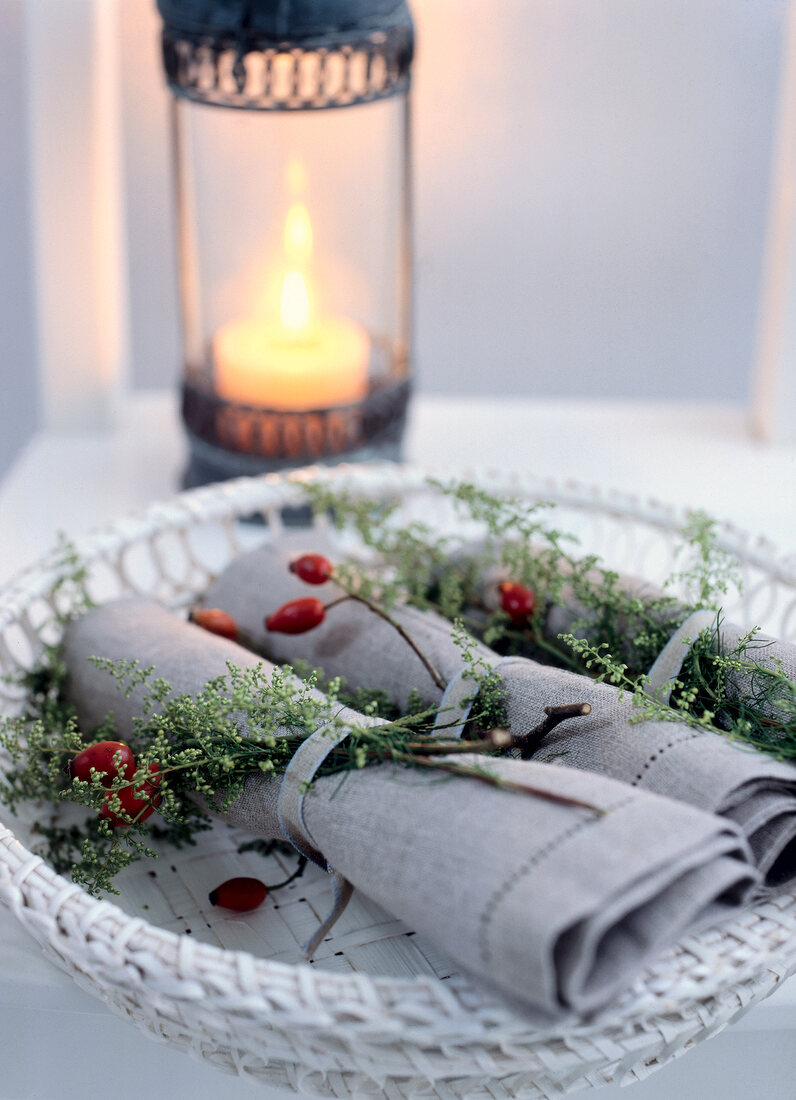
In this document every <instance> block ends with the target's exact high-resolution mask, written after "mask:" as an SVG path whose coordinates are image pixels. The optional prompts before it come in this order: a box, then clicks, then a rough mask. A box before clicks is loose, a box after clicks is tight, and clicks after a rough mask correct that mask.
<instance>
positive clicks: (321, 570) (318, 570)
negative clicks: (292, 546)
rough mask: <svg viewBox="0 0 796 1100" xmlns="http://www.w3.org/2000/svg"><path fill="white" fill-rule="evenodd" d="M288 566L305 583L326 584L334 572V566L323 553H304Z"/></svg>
mask: <svg viewBox="0 0 796 1100" xmlns="http://www.w3.org/2000/svg"><path fill="white" fill-rule="evenodd" d="M288 568H289V569H290V572H291V573H295V574H296V576H297V577H300V578H301V580H303V581H304V583H305V584H325V583H326V582H327V581H328V580H329V578H330V577H331V575H332V573H333V572H334V566H333V565H332V563H331V562H330V561H329V559H328V558H325V557H324V556H323V554H302V555H301V557H298V558H294V559H293V561H292V562H291V563H290V565H289V566H288Z"/></svg>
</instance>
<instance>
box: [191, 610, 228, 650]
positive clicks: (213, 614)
mask: <svg viewBox="0 0 796 1100" xmlns="http://www.w3.org/2000/svg"><path fill="white" fill-rule="evenodd" d="M188 617H189V619H190V620H191V622H192V623H196V625H197V626H201V628H202V630H207V631H209V632H210V633H211V634H220V635H221V637H222V638H229V639H230V640H231V641H233V642H237V640H238V624H237V623H236V622H235V620H234V619H233V618H232V616H231V615H228V614H227V612H226V611H222V610H221V608H220V607H196V608H194V609H193V611H191V613H190V615H189V616H188Z"/></svg>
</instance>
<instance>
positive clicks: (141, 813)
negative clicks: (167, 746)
mask: <svg viewBox="0 0 796 1100" xmlns="http://www.w3.org/2000/svg"><path fill="white" fill-rule="evenodd" d="M149 773H150V775H151V777H152V778H151V779H146V780H144V782H143V783H142V784H141V785H140V786H138V787H121V788H120V789H119V790H118V791H116V792H114V791H108V793H107V794H106V795H105V798H104V799H103V802H102V809H101V810H100V817H104V818H106V820H107V821H109V822H110V826H111V828H112V829H124V828H126V827H127V826H128V825H130V824H132V823H133V822H135V824H136V825H137V824H139V823H140V822H142V821H146V819H147V818H148V817H149V816H150V815H151V814H153V813H154V812H155V810H156V809H157V807H158V805H159V803H160V799H161V794H160V791H159V790H158V787H159V786H160V764H158V762H157V761H156V760H155V761H153V762H152V763H151V764H150V765H149ZM114 795H118V798H119V803H120V806H121V812H120V813H117V811H116V810H115V809H111V804H113V805H115V801H114ZM123 815H124V816H123Z"/></svg>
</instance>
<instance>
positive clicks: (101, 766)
mask: <svg viewBox="0 0 796 1100" xmlns="http://www.w3.org/2000/svg"><path fill="white" fill-rule="evenodd" d="M117 761H118V764H117ZM92 768H93V769H94V770H95V771H96V772H98V773H99V774H100V775H101V776H102V784H103V786H104V787H110V785H111V783H112V782H113V781H114V779H115V778H116V776H117V775H121V776H123V777H124V778H125V779H132V777H133V776H134V775H135V757H134V756H133V750H132V749H131V748H130V746H129V745H125V743H124V741H98V742H97V744H96V745H89V747H88V748H87V749H83V751H82V752H79V753H78V754H77V756H76V757H74V759H73V760H70V761H69V764H68V765H67V771H68V772H69V778H70V779H82V780H83V781H84V782H86V783H90V782H91V769H92Z"/></svg>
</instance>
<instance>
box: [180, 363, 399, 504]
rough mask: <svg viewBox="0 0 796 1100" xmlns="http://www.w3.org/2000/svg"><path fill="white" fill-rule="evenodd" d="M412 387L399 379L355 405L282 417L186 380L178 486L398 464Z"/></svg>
mask: <svg viewBox="0 0 796 1100" xmlns="http://www.w3.org/2000/svg"><path fill="white" fill-rule="evenodd" d="M410 389H411V386H410V383H409V381H408V380H403V381H400V382H397V383H393V384H391V385H388V386H384V387H381V388H379V389H376V390H374V391H373V392H372V393H370V394H369V395H368V396H367V397H366V398H365V400H364V401H362V402H358V403H357V404H354V405H346V406H341V407H338V408H333V409H312V410H308V411H306V412H285V411H282V410H276V409H258V408H253V407H251V406H246V405H237V404H234V403H232V402H229V401H225V400H223V399H222V398H220V397H218V396H217V395H216V394H213V393H211V392H208V391H207V390H204V389H201V388H199V387H197V386H193V385H192V384H191V383H190V382H185V383H184V384H183V390H182V417H183V423H184V425H185V430H186V434H187V436H188V443H189V446H190V459H189V463H188V466H187V468H186V470H185V473H184V474H183V478H182V484H183V487H184V488H186V489H191V488H195V487H196V486H198V485H206V484H207V483H208V482H212V481H226V480H228V479H229V478H233V477H243V476H248V475H255V474H264V473H273V472H275V471H280V470H286V469H290V468H291V467H294V466H306V465H310V464H313V463H322V464H325V465H337V464H338V463H340V462H368V461H374V460H385V459H386V460H389V461H395V462H398V461H400V460H401V458H402V457H403V456H402V441H403V434H404V428H405V425H406V412H407V406H408V402H409V395H410Z"/></svg>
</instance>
